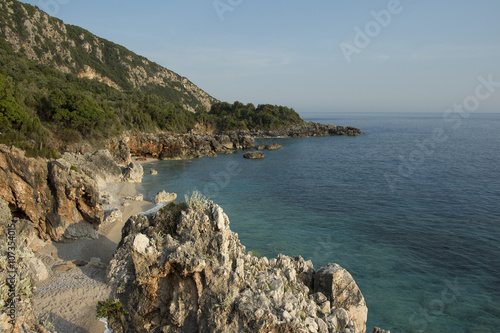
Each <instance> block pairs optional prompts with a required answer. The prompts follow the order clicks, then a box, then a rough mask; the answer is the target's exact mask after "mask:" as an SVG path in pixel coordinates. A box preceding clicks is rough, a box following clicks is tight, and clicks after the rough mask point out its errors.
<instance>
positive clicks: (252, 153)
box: [243, 151, 265, 160]
mask: <svg viewBox="0 0 500 333" xmlns="http://www.w3.org/2000/svg"><path fill="white" fill-rule="evenodd" d="M243 157H244V158H248V159H251V160H256V159H262V158H264V157H265V155H264V153H263V152H261V151H250V152H248V153H245V154H244V155H243Z"/></svg>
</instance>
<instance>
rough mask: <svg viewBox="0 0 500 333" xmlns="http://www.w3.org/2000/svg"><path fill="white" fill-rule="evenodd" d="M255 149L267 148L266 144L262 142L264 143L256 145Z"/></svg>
mask: <svg viewBox="0 0 500 333" xmlns="http://www.w3.org/2000/svg"><path fill="white" fill-rule="evenodd" d="M256 148H257V150H264V149H267V145H266V144H264V143H261V144H260V145H258V146H257V147H256Z"/></svg>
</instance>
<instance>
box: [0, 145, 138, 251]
mask: <svg viewBox="0 0 500 333" xmlns="http://www.w3.org/2000/svg"><path fill="white" fill-rule="evenodd" d="M142 174H143V170H142V166H140V165H138V164H136V163H130V164H129V165H127V166H125V167H122V166H119V165H118V164H117V163H116V162H115V161H114V159H113V157H112V156H111V154H110V153H109V152H108V151H98V152H95V153H92V154H87V155H83V156H78V155H73V154H65V155H64V156H63V158H60V159H58V160H51V161H49V160H45V159H41V158H37V159H35V158H27V157H25V156H24V152H23V151H22V150H19V149H17V148H14V147H11V148H8V147H7V146H5V145H0V199H3V200H5V201H6V202H8V203H9V204H10V206H11V207H12V208H13V210H14V211H15V212H16V213H17V214H18V215H20V216H23V217H27V218H28V219H29V220H30V221H32V222H33V224H34V227H35V229H36V230H37V233H38V235H39V237H40V238H42V239H52V240H55V241H66V240H72V239H77V238H82V237H90V238H97V237H98V235H97V230H98V228H99V226H100V224H101V223H102V220H103V210H102V207H101V204H100V203H99V200H100V197H99V185H101V186H102V185H104V184H105V183H106V182H114V181H122V180H123V181H129V182H140V181H141V178H142Z"/></svg>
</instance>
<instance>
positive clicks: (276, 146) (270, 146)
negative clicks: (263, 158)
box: [267, 143, 283, 150]
mask: <svg viewBox="0 0 500 333" xmlns="http://www.w3.org/2000/svg"><path fill="white" fill-rule="evenodd" d="M281 148H283V146H282V145H280V144H277V143H271V144H270V145H269V146H268V147H267V149H268V150H278V149H281Z"/></svg>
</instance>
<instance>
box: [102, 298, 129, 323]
mask: <svg viewBox="0 0 500 333" xmlns="http://www.w3.org/2000/svg"><path fill="white" fill-rule="evenodd" d="M96 310H97V318H107V319H109V318H113V319H117V318H120V316H121V315H122V314H128V311H127V310H125V309H124V308H123V305H122V303H121V302H120V301H119V300H117V299H115V300H110V299H108V300H106V301H99V302H97V309H96Z"/></svg>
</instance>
